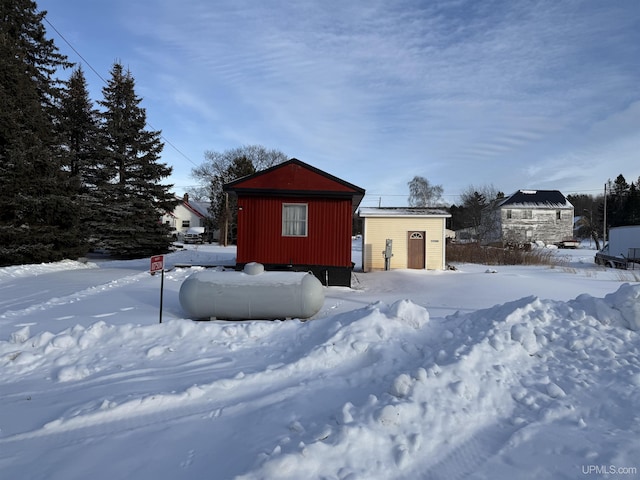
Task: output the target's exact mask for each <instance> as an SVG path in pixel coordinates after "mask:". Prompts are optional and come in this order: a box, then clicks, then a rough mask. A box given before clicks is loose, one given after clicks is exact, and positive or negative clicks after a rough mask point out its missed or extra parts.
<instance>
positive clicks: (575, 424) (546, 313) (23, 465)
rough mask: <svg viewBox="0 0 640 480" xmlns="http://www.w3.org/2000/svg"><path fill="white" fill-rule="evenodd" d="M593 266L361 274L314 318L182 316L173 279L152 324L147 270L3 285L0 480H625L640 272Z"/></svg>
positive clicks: (67, 273)
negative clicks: (193, 318) (230, 319)
mask: <svg viewBox="0 0 640 480" xmlns="http://www.w3.org/2000/svg"><path fill="white" fill-rule="evenodd" d="M593 254H594V251H593V250H583V249H579V250H575V251H568V250H558V251H557V255H558V256H559V257H561V258H562V260H563V264H562V265H561V266H556V267H554V268H549V267H486V266H481V265H470V264H459V265H457V267H458V270H456V271H440V272H428V271H411V270H399V271H390V272H377V273H368V274H364V273H358V272H357V273H355V278H354V282H353V288H351V289H349V288H343V287H331V288H327V289H326V291H325V302H324V306H323V308H322V309H321V311H320V312H319V313H318V314H317V315H315V316H314V317H313V318H312V319H311V320H309V321H305V322H302V321H299V320H289V321H244V322H223V321H213V322H194V321H191V320H189V319H186V318H185V314H184V312H183V311H182V309H181V307H180V304H179V301H178V291H179V288H180V285H181V283H182V281H183V280H184V279H185V278H186V277H187V276H188V275H189V274H190V273H191V272H193V271H194V270H195V269H194V268H184V267H180V268H172V269H171V270H170V271H168V272H167V273H166V274H165V282H164V284H165V290H164V312H163V323H162V324H159V322H158V321H159V315H158V305H159V288H160V275H155V276H151V275H150V274H149V273H148V272H147V270H148V268H149V260H148V259H145V260H136V261H110V262H106V261H96V260H90V261H89V262H87V263H80V262H72V261H67V262H60V263H56V264H48V265H29V266H21V267H8V268H2V269H0V478H2V479H14V478H15V479H65V480H68V479H81V478H82V479H87V478H89V479H92V480H99V479H109V480H112V479H139V480H144V479H160V480H162V479H167V480H168V479H171V480H174V479H202V478H210V479H232V478H238V479H296V480H297V479H341V480H346V479H349V480H354V479H461V478H474V479H514V478H518V479H542V478H545V479H546V478H554V479H569V478H571V479H575V478H582V477H586V478H638V477H640V337H639V335H640V284H639V283H638V282H639V280H640V271H636V272H631V271H629V272H622V271H615V270H605V269H603V268H600V267H596V266H595V265H594V264H593ZM234 255H235V250H234V249H233V248H222V247H214V246H207V245H205V246H189V247H188V248H187V249H185V250H182V251H179V252H176V253H173V254H171V255H169V256H168V257H167V264H168V267H172V266H174V265H175V264H196V263H207V264H233V263H234ZM358 256H359V251H358V244H357V243H355V244H354V260H355V261H356V262H358V261H359V259H358Z"/></svg>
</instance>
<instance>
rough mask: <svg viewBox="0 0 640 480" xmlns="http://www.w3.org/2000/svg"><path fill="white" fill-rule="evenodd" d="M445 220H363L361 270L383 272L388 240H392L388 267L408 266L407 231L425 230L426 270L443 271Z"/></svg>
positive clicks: (408, 218)
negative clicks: (391, 255) (391, 251)
mask: <svg viewBox="0 0 640 480" xmlns="http://www.w3.org/2000/svg"><path fill="white" fill-rule="evenodd" d="M444 224H445V221H444V218H416V217H399V218H392V217H366V218H365V219H364V235H363V246H362V263H363V265H362V268H363V270H364V271H365V272H369V271H372V270H383V269H384V256H383V255H382V252H383V251H384V247H385V241H386V239H387V238H390V239H392V240H393V257H392V258H391V267H390V268H392V269H393V268H407V267H408V238H407V233H408V232H410V231H426V269H427V270H442V269H443V268H444V248H445V244H444Z"/></svg>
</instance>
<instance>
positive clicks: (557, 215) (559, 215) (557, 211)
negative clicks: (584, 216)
mask: <svg viewBox="0 0 640 480" xmlns="http://www.w3.org/2000/svg"><path fill="white" fill-rule="evenodd" d="M561 219H562V213H561V212H560V210H556V220H561Z"/></svg>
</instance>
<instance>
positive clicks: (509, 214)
mask: <svg viewBox="0 0 640 480" xmlns="http://www.w3.org/2000/svg"><path fill="white" fill-rule="evenodd" d="M510 218H511V209H509V210H507V219H510Z"/></svg>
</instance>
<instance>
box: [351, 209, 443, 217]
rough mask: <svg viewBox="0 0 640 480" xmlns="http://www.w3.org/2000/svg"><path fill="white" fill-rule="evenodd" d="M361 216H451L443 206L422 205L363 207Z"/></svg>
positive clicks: (360, 211)
mask: <svg viewBox="0 0 640 480" xmlns="http://www.w3.org/2000/svg"><path fill="white" fill-rule="evenodd" d="M358 212H359V215H360V216H361V217H444V218H448V217H450V216H451V214H450V213H449V212H447V211H446V210H443V209H442V208H422V207H361V208H360V209H359V211H358Z"/></svg>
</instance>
